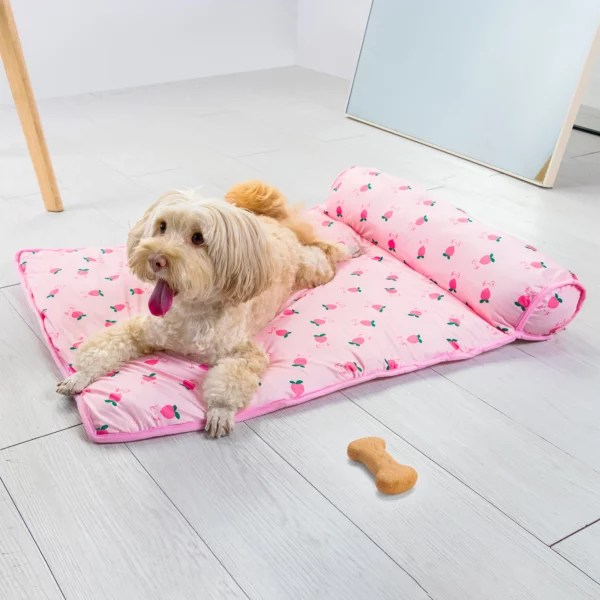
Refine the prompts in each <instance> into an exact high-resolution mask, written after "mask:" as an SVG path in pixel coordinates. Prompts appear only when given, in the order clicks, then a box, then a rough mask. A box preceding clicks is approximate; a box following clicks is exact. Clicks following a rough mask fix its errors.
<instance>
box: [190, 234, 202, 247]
mask: <svg viewBox="0 0 600 600" xmlns="http://www.w3.org/2000/svg"><path fill="white" fill-rule="evenodd" d="M192 244H194V246H202V244H204V238H203V237H202V234H201V233H195V234H194V235H193V236H192Z"/></svg>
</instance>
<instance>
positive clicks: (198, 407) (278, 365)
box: [17, 167, 585, 442]
mask: <svg viewBox="0 0 600 600" xmlns="http://www.w3.org/2000/svg"><path fill="white" fill-rule="evenodd" d="M307 217H308V218H309V219H310V220H311V221H312V222H314V223H315V226H316V228H317V230H318V233H319V235H320V236H322V237H323V238H325V239H331V240H338V241H340V242H342V243H346V244H347V243H350V242H353V243H358V244H360V246H361V248H362V250H363V252H364V254H363V255H362V256H359V257H358V258H354V259H352V260H349V261H348V262H346V263H343V264H341V265H339V270H338V273H337V275H336V277H335V279H334V280H333V281H331V282H330V283H328V284H327V285H324V286H322V287H319V288H317V289H313V290H306V291H304V292H301V293H299V294H296V296H294V297H293V298H291V299H290V301H289V303H288V305H287V306H286V307H284V309H283V310H282V311H281V313H280V314H279V315H278V316H277V317H276V318H275V319H274V320H273V321H272V323H271V324H270V325H269V326H268V327H267V328H266V329H264V330H263V331H262V332H261V333H260V334H259V335H258V336H257V341H258V342H259V343H261V344H262V345H263V346H264V347H265V348H266V350H267V352H268V353H269V356H270V358H271V364H270V367H269V369H268V370H267V372H266V373H265V375H264V377H263V379H262V382H261V387H260V389H259V391H258V393H257V394H256V396H255V397H254V399H253V400H252V403H251V404H250V406H249V407H248V408H247V409H246V410H244V411H242V412H240V413H239V414H238V415H237V420H238V421H243V420H245V419H250V418H252V417H257V416H259V415H263V414H266V413H269V412H272V411H275V410H279V409H280V408H285V407H286V406H292V405H294V404H299V403H301V402H306V401H308V400H312V399H314V398H317V397H319V396H323V395H325V394H327V393H329V392H333V391H335V390H340V389H342V388H345V387H348V386H351V385H356V384H358V383H360V382H362V381H368V380H369V379H373V378H375V377H385V376H393V375H400V374H402V373H407V372H409V371H415V370H417V369H422V368H424V367H427V366H430V365H434V364H436V363H439V362H443V361H450V360H462V359H465V358H471V357H473V356H476V355H477V354H479V353H481V352H484V351H486V350H492V349H494V348H498V347H499V346H503V345H505V344H509V343H510V342H512V341H514V340H515V339H526V340H544V339H546V338H548V337H550V336H551V335H552V334H554V333H555V332H557V331H559V330H560V329H562V328H563V327H565V325H567V323H569V322H570V321H571V319H573V317H574V316H575V315H576V314H577V312H578V311H579V309H580V307H581V304H582V302H583V300H584V298H585V290H584V288H583V286H582V285H581V283H580V282H579V281H578V280H577V278H576V277H575V275H574V274H573V273H571V272H570V271H568V270H567V269H565V268H563V267H561V266H560V265H558V264H556V263H555V262H554V261H553V260H552V259H550V258H548V257H547V256H543V255H542V254H541V253H540V252H538V251H537V250H536V249H535V248H534V247H532V246H530V245H528V244H526V243H524V242H522V241H521V240H518V239H516V238H514V237H512V236H511V235H507V234H505V233H503V232H501V231H498V230H496V229H495V228H494V227H492V226H489V225H485V224H483V223H480V222H478V221H477V220H476V219H474V218H473V217H470V216H469V215H467V214H465V212H464V211H462V210H461V209H459V208H456V207H454V206H452V205H451V204H448V203H445V202H442V201H439V200H435V201H434V200H432V199H430V198H429V196H428V194H427V193H425V192H423V191H422V190H420V189H418V188H416V187H415V186H412V185H409V184H408V183H407V182H405V181H402V180H400V179H397V178H396V177H392V176H390V175H386V174H384V173H380V172H378V171H377V170H376V169H370V168H361V167H351V168H350V169H347V170H346V171H344V172H343V173H341V174H340V175H339V176H338V177H337V178H336V180H335V182H334V183H333V185H332V187H331V191H330V192H329V196H328V198H327V201H326V203H325V205H324V206H322V207H318V208H316V209H313V210H311V211H309V212H308V213H307ZM17 262H18V268H19V272H20V273H21V277H22V281H23V285H24V287H25V289H26V292H27V296H28V298H29V300H30V302H31V307H32V309H33V311H34V312H35V314H36V315H37V316H38V318H39V322H40V325H41V328H42V331H43V334H44V336H45V339H46V343H47V344H48V347H49V348H50V351H51V353H52V356H53V357H54V360H55V361H56V363H57V365H58V366H59V368H60V370H61V371H62V373H63V374H65V375H68V374H69V373H70V372H72V371H73V367H72V363H74V362H75V354H76V352H77V348H78V347H79V346H80V345H81V343H82V342H83V341H84V340H85V339H86V338H88V337H89V336H91V335H93V334H94V333H95V332H97V331H98V330H100V329H101V328H102V327H112V326H113V325H114V324H115V323H117V322H118V321H121V320H123V319H126V318H128V317H131V316H133V315H136V314H138V313H142V312H146V311H147V310H148V296H149V291H150V288H149V287H148V286H147V285H145V284H142V283H140V282H139V281H137V280H136V279H135V278H134V277H133V276H132V275H131V274H130V273H129V270H128V268H127V258H126V253H125V249H124V248H79V249H77V250H74V249H70V250H39V249H38V250H21V251H20V252H19V253H18V255H17ZM207 370H208V367H207V366H206V365H201V364H197V363H195V362H192V361H191V360H189V359H187V358H182V357H177V356H172V355H167V354H162V353H159V354H156V355H152V356H145V357H143V358H142V359H140V360H137V361H134V362H131V363H128V364H126V365H124V366H123V367H122V368H121V369H119V370H118V371H115V372H113V373H107V374H106V376H105V377H103V378H102V379H100V380H99V381H97V382H95V383H94V384H93V385H91V386H90V387H89V388H88V389H86V390H84V392H83V393H81V394H80V395H79V396H78V397H77V405H78V407H79V411H80V414H81V418H82V420H83V423H84V425H85V428H86V431H87V433H88V435H89V436H90V438H91V439H92V440H93V441H96V442H123V441H132V440H140V439H144V438H149V437H154V436H160V435H168V434H173V433H181V432H184V431H193V430H198V429H203V427H204V423H205V412H204V405H203V401H202V382H203V379H204V377H205V374H206V371H207Z"/></svg>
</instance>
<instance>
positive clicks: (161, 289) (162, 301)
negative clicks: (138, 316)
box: [148, 279, 174, 317]
mask: <svg viewBox="0 0 600 600" xmlns="http://www.w3.org/2000/svg"><path fill="white" fill-rule="evenodd" d="M173 295H174V294H173V290H172V289H171V288H170V287H169V284H168V283H167V282H166V281H165V280H164V279H159V280H158V281H157V282H156V285H155V286H154V291H153V292H152V295H151V296H150V300H148V308H149V309H150V312H151V313H152V314H153V315H154V316H155V317H164V316H165V315H166V314H167V313H168V312H169V309H170V308H171V305H172V304H173Z"/></svg>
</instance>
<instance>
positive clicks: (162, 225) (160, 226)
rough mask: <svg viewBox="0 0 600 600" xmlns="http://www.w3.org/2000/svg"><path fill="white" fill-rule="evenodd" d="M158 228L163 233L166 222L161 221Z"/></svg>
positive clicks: (165, 228)
mask: <svg viewBox="0 0 600 600" xmlns="http://www.w3.org/2000/svg"><path fill="white" fill-rule="evenodd" d="M158 229H159V231H160V232H161V233H164V232H165V231H166V230H167V224H166V223H165V222H164V221H161V222H160V225H159V226H158Z"/></svg>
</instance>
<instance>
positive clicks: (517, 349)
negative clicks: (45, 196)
mask: <svg viewBox="0 0 600 600" xmlns="http://www.w3.org/2000/svg"><path fill="white" fill-rule="evenodd" d="M348 89H349V82H347V81H344V80H340V79H336V78H334V77H329V76H327V75H323V74H320V73H315V72H312V71H308V70H305V69H301V68H298V67H290V68H283V69H272V70H266V71H258V72H254V73H241V74H236V75H227V76H219V77H210V78H206V79H202V80H195V81H185V82H175V83H171V84H164V85H155V86H148V87H143V88H136V89H129V90H117V91H114V92H107V93H102V94H85V95H81V96H76V97H71V98H58V99H54V100H50V101H43V102H40V111H41V114H42V119H43V121H44V126H45V129H46V133H47V136H48V141H49V146H50V149H51V152H52V156H53V159H54V164H55V168H56V171H57V176H58V179H59V183H60V186H61V190H62V193H63V199H64V203H65V207H66V210H65V212H64V213H61V214H48V213H46V212H45V211H44V209H43V205H42V201H41V198H40V196H39V192H38V190H37V183H36V180H35V176H34V173H33V170H32V167H31V164H30V161H29V157H28V154H27V149H26V146H25V143H24V140H23V136H22V133H21V130H20V127H19V123H18V119H17V117H16V113H15V111H14V109H13V108H12V107H0V132H1V133H2V135H1V136H0V210H2V214H3V233H2V235H1V236H0V377H1V378H2V383H3V388H2V391H1V392H0V477H1V478H2V483H1V484H0V598H1V599H2V600H4V599H5V598H7V600H15V599H18V600H21V599H22V598H23V599H29V598H36V599H37V598H50V599H51V600H55V599H56V598H61V597H64V598H66V599H67V600H90V599H92V600H93V599H94V598H103V599H106V598H111V599H112V598H114V599H121V598H122V599H124V600H131V599H135V598H138V597H139V598H144V599H146V598H157V599H158V598H160V599H161V600H162V599H169V598H173V599H177V600H188V599H190V600H191V599H194V600H196V598H203V597H207V598H211V599H212V598H214V599H219V598H252V599H254V598H257V599H258V598H261V599H263V598H264V599H273V600H280V599H281V598H288V597H289V598H311V599H312V598H337V597H348V598H351V597H359V596H360V597H365V596H367V595H370V596H373V597H377V598H385V597H394V598H407V599H410V600H413V599H414V600H425V599H426V598H427V597H430V598H432V599H433V600H446V599H454V598H456V599H459V598H460V599H461V600H464V599H470V598H473V599H477V600H483V599H484V598H485V599H488V598H489V599H496V598H497V599H499V600H500V599H501V600H533V599H538V598H539V599H542V598H543V599H544V600H554V599H559V598H560V599H563V598H564V599H565V600H567V599H568V600H578V599H579V598H594V599H597V598H600V586H599V584H598V583H596V582H599V581H600V574H599V565H598V561H597V558H598V555H599V554H600V548H599V544H598V540H599V536H598V531H599V529H598V524H597V523H596V524H593V525H590V526H589V527H587V528H586V527H585V526H586V525H589V524H590V523H593V522H594V521H596V520H598V519H600V501H599V500H600V498H599V494H600V483H599V477H600V441H599V440H600V425H599V423H600V409H599V408H598V407H599V406H600V404H599V403H598V390H599V389H600V301H599V298H600V284H599V283H598V281H599V275H600V267H599V263H598V258H597V257H598V256H600V237H599V236H598V223H599V222H600V204H599V203H598V198H600V146H599V145H598V142H597V141H596V140H597V138H591V137H590V136H589V135H587V134H583V133H581V132H576V133H575V134H574V135H573V136H572V137H571V139H570V142H569V147H568V152H567V159H566V160H565V161H564V162H563V165H562V166H561V169H560V172H559V177H558V181H557V185H556V187H555V189H553V190H542V189H540V188H537V187H535V186H532V185H529V184H526V183H524V182H521V181H518V180H515V179H512V178H510V177H506V176H504V175H500V174H498V173H496V172H494V171H490V170H488V169H485V168H483V167H480V166H478V165H474V164H471V163H468V162H466V161H463V160H461V159H458V158H456V157H453V156H450V155H448V154H445V153H443V152H438V151H436V150H433V149H431V148H427V147H425V146H421V145H419V144H416V143H413V142H410V141H408V140H405V139H403V138H400V137H397V136H394V135H391V134H388V133H385V132H382V131H379V130H376V129H373V128H370V127H368V126H365V125H363V124H360V123H356V122H353V121H349V120H347V119H345V118H344V117H343V112H344V106H345V100H346V97H347V93H348ZM351 164H365V165H370V166H375V167H378V168H379V169H382V170H387V171H391V172H394V173H397V174H398V175H402V176H404V177H407V178H410V179H412V180H414V181H415V182H416V183H418V184H420V185H421V186H423V187H425V188H427V189H429V190H431V192H430V193H431V194H432V195H437V196H439V197H445V198H448V199H449V200H450V201H452V202H455V203H456V204H457V205H459V206H462V207H463V208H464V209H466V210H468V211H470V212H471V213H473V214H474V215H475V216H477V217H478V218H481V219H483V220H485V221H488V222H490V223H492V224H493V225H495V226H496V227H498V228H500V229H505V230H508V231H510V232H512V233H514V234H516V235H518V236H521V237H523V238H525V239H527V240H528V241H529V242H530V243H532V244H534V245H536V246H538V247H539V248H540V249H543V250H544V251H546V252H548V253H549V254H550V255H552V256H554V257H555V258H556V259H557V260H560V261H562V262H564V263H565V264H566V265H567V266H568V267H569V268H571V269H572V270H573V271H574V272H576V273H577V274H578V276H579V277H580V278H581V279H582V281H583V282H584V283H585V284H586V285H587V286H588V291H589V297H588V301H587V304H586V306H585V307H584V310H583V311H582V312H581V315H580V316H579V317H578V318H577V320H576V321H575V322H574V323H572V324H571V325H570V326H569V327H568V329H567V330H566V331H565V332H562V333H561V334H560V335H558V336H556V338H555V339H553V340H551V341H549V342H544V343H535V344H532V343H527V344H525V343H520V344H517V345H513V346H511V347H506V348H502V349H500V350H498V351H495V352H493V353H489V354H485V355H482V356H480V357H477V358H476V359H473V360H470V361H466V362H463V363H455V364H448V365H440V366H437V367H435V370H427V371H424V372H422V373H417V374H412V375H409V376H406V377H402V378H399V379H395V380H386V381H385V382H371V383H369V384H367V385H364V386H359V387H356V388H353V389H349V390H346V391H345V393H344V395H341V394H338V395H336V396H334V397H331V398H329V399H327V398H325V399H321V400H316V401H314V402H312V403H311V404H310V405H307V406H304V407H301V408H298V409H293V410H289V411H283V412H281V413H278V414H275V415H271V416H268V417H264V418H261V419H257V420H254V421H251V422H249V423H248V424H246V425H244V426H241V427H239V428H238V431H237V433H236V436H235V437H234V438H232V439H228V440H222V441H221V442H218V443H216V444H214V443H212V442H210V441H209V440H206V439H205V438H203V437H202V435H201V434H188V435H185V436H178V437H176V438H170V439H162V440H151V441H147V442H144V443H140V444H137V445H130V446H129V447H127V446H119V447H105V446H94V445H92V444H91V443H90V442H88V441H87V440H86V439H85V438H84V436H83V434H82V432H81V428H80V427H79V426H78V424H79V423H80V420H79V417H78V415H77V412H76V410H75V408H74V406H73V405H72V404H71V403H69V402H68V401H66V400H64V399H62V398H59V397H57V396H55V394H54V392H53V389H54V383H55V381H56V380H57V378H58V373H57V371H56V369H55V367H54V366H53V363H52V361H51V359H50V356H49V354H48V352H47V351H46V349H45V347H44V346H43V344H42V342H41V337H40V335H39V331H38V326H37V323H36V322H35V320H34V319H32V316H31V314H29V309H28V307H27V305H26V303H25V301H24V298H23V296H22V290H21V289H20V286H18V285H16V284H17V283H18V281H19V279H18V276H17V274H16V272H15V270H14V263H13V255H14V252H15V251H16V250H17V249H18V248H22V247H32V246H37V247H43V246H55V247H65V246H67V247H68V246H71V247H73V246H83V245H119V244H123V243H124V241H125V237H126V232H127V229H128V227H129V225H131V224H132V223H133V222H135V221H136V220H137V219H138V218H139V216H140V215H141V214H142V213H143V212H144V210H145V208H146V207H147V206H148V204H149V203H150V202H151V201H152V199H154V198H155V197H156V196H157V195H158V194H160V193H162V192H163V191H166V190H167V189H169V188H173V187H197V186H203V188H204V192H205V193H207V194H222V193H223V192H224V191H225V190H226V189H227V188H228V187H229V186H231V185H232V184H234V183H237V182H239V181H242V180H247V179H254V178H262V179H265V180H268V181H269V182H271V183H273V184H275V185H278V186H280V187H281V189H282V190H283V191H284V192H285V193H286V194H287V195H288V196H289V197H290V199H291V200H292V201H295V202H303V203H305V204H306V205H308V206H311V205H315V204H317V203H319V202H322V200H323V198H324V196H325V195H326V193H327V189H328V188H329V185H330V183H331V181H332V179H333V178H334V176H335V175H336V174H337V172H339V171H340V170H342V169H344V168H346V167H347V166H349V165H351ZM69 428H70V429H69ZM369 434H376V435H377V434H378V435H382V436H383V437H385V438H386V439H387V440H388V443H389V444H390V449H391V451H392V452H394V453H395V454H396V455H397V457H398V458H399V459H400V460H405V461H406V462H408V463H410V464H413V465H414V466H415V467H416V468H417V469H418V471H419V473H420V479H419V482H418V484H417V486H416V488H415V489H414V490H413V491H412V492H410V493H409V494H407V495H406V496H404V497H399V498H391V499H390V498H384V497H381V496H380V495H378V494H377V493H376V492H375V490H374V485H373V480H372V477H371V476H370V475H369V474H368V473H366V472H365V471H364V469H362V468H361V467H359V466H356V465H354V464H350V463H349V462H348V461H347V459H346V458H345V447H346V445H347V444H348V442H349V441H351V439H353V438H355V437H360V436H363V435H369ZM4 486H5V487H4ZM560 540H562V541H560ZM556 542H558V543H556ZM551 545H552V547H551V548H550V546H551ZM593 580H595V581H593ZM3 586H4V587H3ZM7 590H8V591H7Z"/></svg>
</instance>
